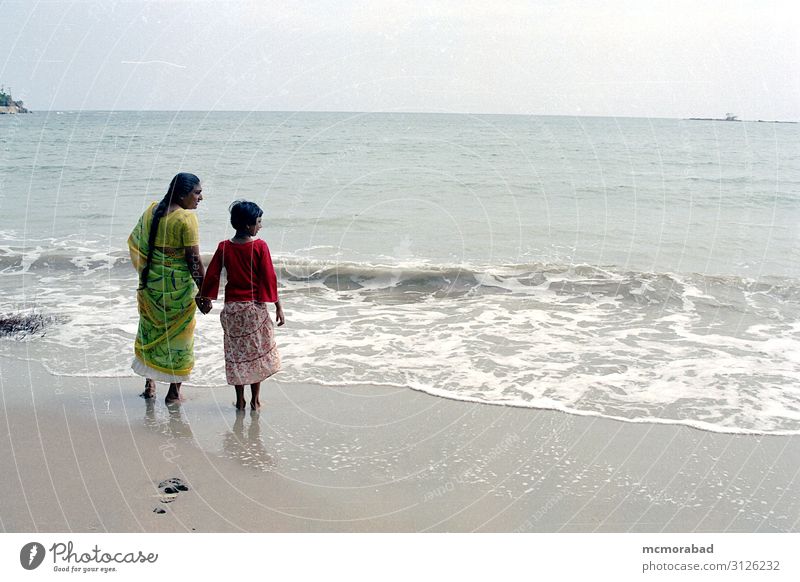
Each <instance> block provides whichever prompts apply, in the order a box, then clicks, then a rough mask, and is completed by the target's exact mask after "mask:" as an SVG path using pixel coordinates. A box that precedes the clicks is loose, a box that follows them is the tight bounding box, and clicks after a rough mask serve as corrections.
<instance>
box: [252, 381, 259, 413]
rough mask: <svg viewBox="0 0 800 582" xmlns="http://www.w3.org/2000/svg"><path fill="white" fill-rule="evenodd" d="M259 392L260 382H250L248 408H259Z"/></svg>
mask: <svg viewBox="0 0 800 582" xmlns="http://www.w3.org/2000/svg"><path fill="white" fill-rule="evenodd" d="M260 393H261V382H256V383H255V384H250V408H252V409H253V410H258V409H259V408H261V399H260V398H259V394H260Z"/></svg>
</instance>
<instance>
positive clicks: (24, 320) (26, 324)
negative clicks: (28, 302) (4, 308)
mask: <svg viewBox="0 0 800 582" xmlns="http://www.w3.org/2000/svg"><path fill="white" fill-rule="evenodd" d="M65 321H66V318H65V317H61V316H56V315H45V314H43V313H38V312H36V311H34V312H31V313H2V314H0V337H13V338H17V339H20V338H24V337H27V336H31V335H42V336H43V335H44V334H45V332H46V331H47V328H49V327H50V326H51V325H53V324H55V323H63V322H65Z"/></svg>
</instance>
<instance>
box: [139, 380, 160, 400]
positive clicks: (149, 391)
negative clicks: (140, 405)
mask: <svg viewBox="0 0 800 582" xmlns="http://www.w3.org/2000/svg"><path fill="white" fill-rule="evenodd" d="M139 396H141V397H142V398H145V399H146V398H155V397H156V383H155V381H153V380H151V379H150V378H147V379H145V381H144V392H142V393H141V394H139Z"/></svg>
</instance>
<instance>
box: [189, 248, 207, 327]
mask: <svg viewBox="0 0 800 582" xmlns="http://www.w3.org/2000/svg"><path fill="white" fill-rule="evenodd" d="M184 257H186V264H187V265H188V266H189V273H190V274H191V275H192V279H194V283H195V285H197V288H198V289H202V288H203V278H204V277H205V274H206V271H205V269H204V268H203V260H202V259H201V258H200V245H193V246H190V247H186V248H185V249H184ZM195 303H197V307H198V309H200V311H201V312H202V313H208V312H209V311H211V301H210V300H208V299H204V298H202V297H200V296H199V295H198V296H197V297H195Z"/></svg>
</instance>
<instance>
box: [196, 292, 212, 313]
mask: <svg viewBox="0 0 800 582" xmlns="http://www.w3.org/2000/svg"><path fill="white" fill-rule="evenodd" d="M194 302H195V303H197V308H198V309H199V310H200V312H201V313H202V314H203V315H205V314H207V313H208V312H209V311H211V307H212V305H211V299H207V298H206V297H200V296H199V295H198V296H197V297H195V298H194Z"/></svg>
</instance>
